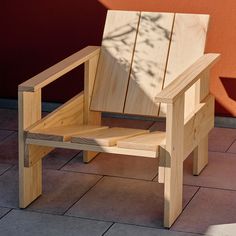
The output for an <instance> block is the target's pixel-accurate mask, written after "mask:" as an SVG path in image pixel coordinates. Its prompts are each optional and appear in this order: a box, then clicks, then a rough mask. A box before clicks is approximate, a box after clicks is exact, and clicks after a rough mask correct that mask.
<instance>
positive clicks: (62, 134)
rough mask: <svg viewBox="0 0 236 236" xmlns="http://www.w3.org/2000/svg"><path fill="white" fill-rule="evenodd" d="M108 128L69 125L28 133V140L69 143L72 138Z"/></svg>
mask: <svg viewBox="0 0 236 236" xmlns="http://www.w3.org/2000/svg"><path fill="white" fill-rule="evenodd" d="M107 128H108V127H107V126H98V125H67V126H61V127H49V128H47V129H34V130H33V131H31V130H29V131H28V132H27V138H33V139H45V140H52V141H61V142H65V141H69V140H70V139H71V137H72V136H75V135H79V134H83V133H87V132H90V131H96V130H101V129H107Z"/></svg>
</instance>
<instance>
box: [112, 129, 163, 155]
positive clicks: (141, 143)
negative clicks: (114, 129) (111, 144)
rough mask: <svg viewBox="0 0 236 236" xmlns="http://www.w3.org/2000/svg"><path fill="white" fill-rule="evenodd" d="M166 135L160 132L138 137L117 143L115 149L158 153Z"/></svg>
mask: <svg viewBox="0 0 236 236" xmlns="http://www.w3.org/2000/svg"><path fill="white" fill-rule="evenodd" d="M165 139H166V133H165V132H161V131H156V132H151V133H148V134H143V135H138V136H135V137H131V138H127V139H123V140H120V141H118V142H117V147H120V148H129V149H137V150H149V151H155V152H158V150H159V146H160V145H162V144H164V143H165Z"/></svg>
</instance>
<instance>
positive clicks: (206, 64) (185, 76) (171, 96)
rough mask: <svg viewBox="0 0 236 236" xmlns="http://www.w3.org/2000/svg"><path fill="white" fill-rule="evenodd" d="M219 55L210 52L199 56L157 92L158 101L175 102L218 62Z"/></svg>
mask: <svg viewBox="0 0 236 236" xmlns="http://www.w3.org/2000/svg"><path fill="white" fill-rule="evenodd" d="M219 57H220V55H219V54H216V53H209V54H205V55H204V56H202V57H201V58H199V59H198V60H197V61H196V62H195V63H193V65H191V66H190V67H189V68H188V69H187V70H185V71H184V72H183V73H182V74H181V75H180V76H178V77H177V78H176V79H175V80H174V81H173V82H171V83H170V84H169V85H168V86H167V87H166V88H164V89H163V90H162V91H161V92H160V93H159V94H157V96H156V102H163V103H173V102H174V101H175V100H176V99H177V98H178V97H179V96H181V95H182V94H183V93H185V92H186V90H188V89H189V88H190V87H191V86H192V85H193V84H194V83H196V82H197V81H198V80H199V79H200V78H201V77H202V75H203V74H204V73H205V72H206V71H208V70H209V69H210V68H211V67H212V66H213V65H214V64H215V63H216V62H217V60H218V59H219ZM194 95H195V94H194ZM195 97H196V95H195ZM194 107H195V106H194Z"/></svg>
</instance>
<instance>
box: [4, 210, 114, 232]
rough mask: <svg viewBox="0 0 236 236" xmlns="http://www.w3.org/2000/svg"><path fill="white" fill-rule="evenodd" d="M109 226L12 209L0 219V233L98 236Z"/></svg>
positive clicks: (107, 224) (102, 223) (96, 222)
mask: <svg viewBox="0 0 236 236" xmlns="http://www.w3.org/2000/svg"><path fill="white" fill-rule="evenodd" d="M109 226H110V223H107V222H102V221H93V220H85V219H78V218H74V217H67V216H57V215H49V214H39V213H35V212H27V211H20V210H13V211H11V212H10V213H9V214H8V215H6V216H5V217H4V218H3V219H2V220H1V221H0V235H5V236H15V235H18V236H32V235H34V236H48V235H50V236H51V235H57V236H65V235H66V236H79V235H83V236H86V235H87V236H90V235H94V236H96V235H98V236H100V235H102V234H103V233H104V232H105V231H106V230H107V228H108V227H109Z"/></svg>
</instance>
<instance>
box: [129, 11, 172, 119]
mask: <svg viewBox="0 0 236 236" xmlns="http://www.w3.org/2000/svg"><path fill="white" fill-rule="evenodd" d="M173 19H174V14H173V13H156V12H142V13H141V19H140V24H139V29H138V35H137V41H136V46H135V52H134V59H133V63H132V69H131V75H130V81H129V87H128V93H127V98H126V104H125V110H124V113H127V114H138V115H148V116H157V115H158V111H159V104H158V103H156V102H155V99H154V98H155V96H156V95H157V93H158V92H160V91H161V90H162V86H163V82H164V74H165V67H166V63H167V54H168V50H169V45H170V37H171V31H172V25H173Z"/></svg>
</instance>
